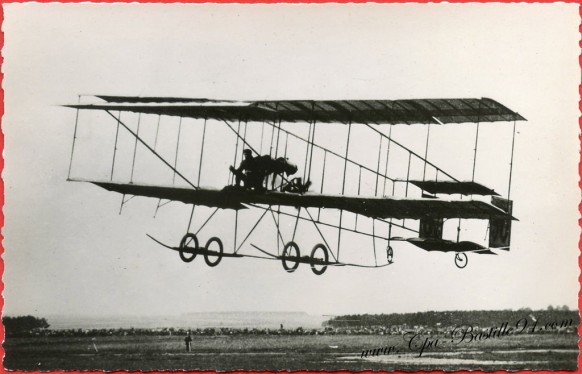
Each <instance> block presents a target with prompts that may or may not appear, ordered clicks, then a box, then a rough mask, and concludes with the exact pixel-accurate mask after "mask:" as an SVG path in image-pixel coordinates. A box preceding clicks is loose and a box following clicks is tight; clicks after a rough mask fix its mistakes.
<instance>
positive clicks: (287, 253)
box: [281, 242, 299, 273]
mask: <svg viewBox="0 0 582 374" xmlns="http://www.w3.org/2000/svg"><path fill="white" fill-rule="evenodd" d="M281 262H282V263H283V269H285V271H287V272H288V273H292V272H294V271H295V270H297V267H299V246H298V245H297V244H296V243H295V242H289V243H287V244H286V245H285V247H284V248H283V254H282V255H281Z"/></svg>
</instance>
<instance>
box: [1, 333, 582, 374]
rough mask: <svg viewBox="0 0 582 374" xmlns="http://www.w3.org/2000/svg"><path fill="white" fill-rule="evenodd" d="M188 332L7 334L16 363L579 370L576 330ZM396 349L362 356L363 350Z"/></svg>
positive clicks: (8, 361) (37, 366) (11, 364)
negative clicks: (451, 334) (415, 348)
mask: <svg viewBox="0 0 582 374" xmlns="http://www.w3.org/2000/svg"><path fill="white" fill-rule="evenodd" d="M192 338H193V349H192V352H185V346H184V341H183V339H184V337H183V336H108V337H94V338H93V337H50V336H49V337H32V338H7V340H6V341H5V342H4V349H5V351H6V355H5V358H4V366H5V367H6V368H7V369H11V370H23V371H31V370H41V371H46V370H57V369H60V370H164V369H165V370H179V369H180V370H196V369H197V370H220V371H228V370H237V369H241V370H284V369H288V370H302V369H305V370H341V369H346V370H351V371H354V370H365V369H371V370H405V371H416V370H430V369H441V370H460V369H483V370H489V371H492V370H503V369H509V370H523V369H533V370H541V369H547V370H575V369H576V367H577V360H578V343H577V342H578V336H577V335H576V334H568V335H559V334H536V335H513V336H506V337H501V338H499V339H490V340H486V341H480V342H473V343H470V344H461V345H457V346H445V347H439V348H437V349H433V348H430V349H427V350H426V351H425V352H424V353H423V354H422V356H421V357H419V354H418V352H412V351H411V350H410V349H409V347H408V345H407V343H406V342H405V341H404V340H403V338H402V337H401V336H399V335H390V336H379V335H358V336H354V335H306V336H273V335H271V336H264V335H259V336H254V335H236V336H193V337H192ZM385 346H396V347H399V350H400V352H399V353H398V354H389V355H379V356H374V357H368V358H361V354H362V351H363V350H367V349H374V348H381V347H385Z"/></svg>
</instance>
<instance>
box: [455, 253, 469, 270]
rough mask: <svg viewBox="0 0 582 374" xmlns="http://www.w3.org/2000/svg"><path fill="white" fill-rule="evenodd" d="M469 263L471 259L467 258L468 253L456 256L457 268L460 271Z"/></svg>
mask: <svg viewBox="0 0 582 374" xmlns="http://www.w3.org/2000/svg"><path fill="white" fill-rule="evenodd" d="M468 263H469V259H468V258H467V254H466V253H457V254H455V265H457V267H458V268H459V269H462V268H464V267H465V266H467V264H468Z"/></svg>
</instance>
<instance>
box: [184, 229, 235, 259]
mask: <svg viewBox="0 0 582 374" xmlns="http://www.w3.org/2000/svg"><path fill="white" fill-rule="evenodd" d="M178 253H179V254H180V258H181V259H182V261H184V262H192V261H194V259H195V258H196V255H197V254H198V253H200V254H203V255H204V262H206V264H207V265H208V266H210V267H214V266H216V265H218V264H219V263H220V261H221V260H222V257H223V254H224V248H223V245H222V241H221V240H220V239H219V238H217V237H212V238H210V239H208V241H207V242H206V245H205V246H204V247H200V246H199V244H198V238H197V237H196V235H194V234H192V233H187V234H186V235H184V237H183V238H182V241H181V242H180V247H179V248H178Z"/></svg>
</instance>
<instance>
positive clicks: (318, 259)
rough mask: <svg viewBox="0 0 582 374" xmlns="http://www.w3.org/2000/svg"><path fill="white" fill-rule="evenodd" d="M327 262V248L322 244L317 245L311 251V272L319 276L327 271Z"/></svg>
mask: <svg viewBox="0 0 582 374" xmlns="http://www.w3.org/2000/svg"><path fill="white" fill-rule="evenodd" d="M328 261H329V254H328V253H327V248H326V247H325V245H323V244H321V243H320V244H317V245H316V246H315V247H313V250H311V271H312V272H313V274H315V275H321V274H323V273H325V271H326V270H327V265H322V264H327V262H328Z"/></svg>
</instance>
